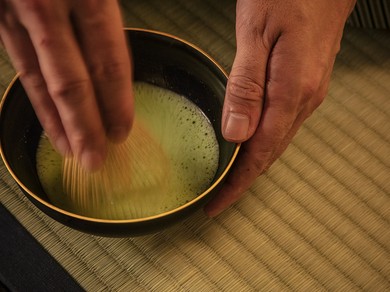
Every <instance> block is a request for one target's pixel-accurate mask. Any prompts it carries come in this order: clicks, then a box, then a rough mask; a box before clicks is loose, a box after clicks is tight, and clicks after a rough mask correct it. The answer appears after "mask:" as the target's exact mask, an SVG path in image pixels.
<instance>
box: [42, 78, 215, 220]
mask: <svg viewBox="0 0 390 292" xmlns="http://www.w3.org/2000/svg"><path fill="white" fill-rule="evenodd" d="M134 93H135V107H136V119H137V120H139V121H141V122H142V123H143V125H144V126H145V127H146V129H147V130H148V132H149V133H150V135H151V136H152V137H153V139H155V141H157V143H159V145H160V146H161V149H162V150H163V152H164V155H165V156H166V157H167V169H169V172H167V173H169V174H168V175H167V177H166V185H167V189H166V190H164V194H157V193H156V192H154V193H153V194H148V193H147V192H146V193H145V195H144V196H143V197H142V199H141V200H140V199H136V198H135V197H134V196H132V194H131V193H130V192H129V194H126V195H124V196H120V199H113V200H112V201H107V203H104V204H101V205H99V206H97V207H96V206H94V208H93V210H80V209H79V208H77V206H76V204H75V202H73V201H72V200H71V198H70V196H67V195H66V194H65V192H64V189H63V185H62V157H61V156H60V155H59V154H58V153H57V152H56V151H55V150H54V149H53V147H52V145H51V144H50V142H49V140H48V139H47V137H46V136H45V135H42V137H41V140H40V143H39V146H38V150H37V171H38V176H39V178H40V181H41V184H42V186H43V189H44V191H45V192H46V194H47V195H48V197H49V199H50V201H51V203H52V204H53V205H55V206H57V207H59V208H61V209H64V210H67V211H70V212H74V213H77V214H80V215H85V216H90V217H95V218H100V219H115V220H120V219H135V218H143V217H148V216H153V215H158V214H161V213H163V212H166V211H169V210H172V209H175V208H177V207H179V206H182V205H183V204H185V203H186V202H188V201H191V200H193V199H194V198H196V197H197V196H198V195H199V194H200V193H202V192H203V191H205V190H206V189H207V188H208V187H209V186H210V183H211V181H212V180H213V178H214V176H215V173H216V170H217V167H218V157H219V148H218V142H217V139H216V136H215V132H214V130H213V127H212V125H211V124H210V121H209V120H208V119H207V117H206V116H205V115H204V113H203V112H202V111H201V110H200V109H199V108H198V107H197V106H196V105H195V104H194V103H192V102H191V101H189V100H188V99H186V98H185V97H183V96H180V95H178V94H176V93H174V92H172V91H170V90H166V89H163V88H160V87H157V86H153V85H150V84H147V83H141V82H136V83H135V84H134ZM157 198H158V199H157ZM126 210H128V211H126Z"/></svg>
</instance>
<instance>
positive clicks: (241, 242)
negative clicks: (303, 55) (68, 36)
mask: <svg viewBox="0 0 390 292" xmlns="http://www.w3.org/2000/svg"><path fill="white" fill-rule="evenodd" d="M223 2H224V4H223V5H221V2H220V1H218V0H213V1H185V0H176V1H160V0H155V1H123V3H122V7H123V13H124V18H125V24H126V25H127V26H133V27H144V28H150V29H156V30H160V31H164V32H168V33H172V34H175V35H177V36H180V37H182V38H184V39H186V40H188V41H190V42H193V43H194V44H196V45H198V46H199V47H201V48H202V49H204V50H205V51H206V52H208V53H209V54H210V55H211V56H212V57H214V58H215V59H216V60H217V62H219V63H220V64H221V65H222V66H223V67H225V68H226V70H229V69H230V66H231V64H232V61H233V58H234V53H235V36H234V17H235V15H234V11H235V1H223ZM0 72H1V74H0V91H1V93H2V92H4V90H5V88H6V87H7V85H8V83H9V82H10V80H11V79H12V77H13V76H14V74H15V72H14V71H13V69H12V67H11V64H10V62H9V59H8V58H7V56H6V54H5V52H4V50H0ZM389 167H390V31H380V30H364V29H356V28H348V27H347V28H346V31H345V34H344V38H343V42H342V49H341V52H340V54H339V56H338V58H337V60H336V65H335V70H334V73H333V75H332V80H331V84H330V89H329V94H328V96H327V98H326V100H325V101H324V103H323V104H322V105H321V106H320V107H319V109H318V110H317V111H316V112H315V113H314V114H313V115H312V116H311V117H310V119H308V120H307V121H306V122H305V124H304V125H303V127H302V128H301V129H300V131H299V132H298V134H297V136H296V137H295V138H294V140H293V143H292V144H291V145H290V146H289V148H288V149H287V151H286V152H285V153H284V154H283V156H282V157H281V158H280V159H279V160H278V161H277V162H276V163H275V164H274V165H273V166H272V167H271V169H270V170H269V171H268V172H267V173H266V174H265V175H263V176H261V177H259V178H258V179H257V181H256V182H255V183H254V184H253V186H252V187H251V189H250V190H249V191H248V192H247V193H246V195H245V197H244V198H243V199H242V200H240V201H239V202H238V203H237V204H235V205H234V206H233V207H231V208H230V209H228V210H227V211H225V212H224V213H222V214H221V215H220V216H219V217H217V218H215V219H208V218H206V216H204V214H203V213H202V212H201V211H200V212H198V213H196V214H195V215H194V216H192V217H191V218H189V219H187V220H185V221H184V222H182V223H180V224H178V225H176V226H174V227H173V228H170V229H168V230H166V231H164V232H161V233H159V234H155V235H150V236H143V237H137V238H121V239H111V238H101V237H97V236H91V235H87V234H83V233H81V232H78V231H75V230H72V229H70V228H67V227H65V226H63V225H61V224H59V223H57V222H55V221H53V220H52V219H50V218H49V217H47V216H46V215H44V214H43V213H42V212H40V211H39V210H38V209H37V208H36V207H35V206H33V205H32V204H31V203H30V202H29V201H28V200H27V199H26V198H25V197H24V196H23V195H22V193H21V192H20V190H19V189H18V187H17V186H16V184H15V182H14V181H13V180H12V178H11V177H10V175H9V174H8V173H7V172H6V170H5V167H4V165H3V163H2V162H1V164H0V202H1V203H2V204H4V205H5V206H6V207H7V209H9V210H10V211H11V212H12V213H13V214H14V215H15V216H16V217H17V219H18V220H19V221H20V222H21V223H22V224H23V225H24V226H25V227H26V228H27V230H28V231H29V232H31V233H32V234H33V236H34V237H35V238H36V239H37V240H38V241H39V242H40V243H41V244H42V246H43V247H44V248H45V249H47V250H48V251H49V252H50V254H51V255H52V256H53V257H54V258H56V259H57V260H58V261H59V262H60V263H61V265H62V266H63V267H65V269H66V270H67V271H69V273H70V274H71V275H72V276H73V277H74V278H75V279H76V280H77V281H78V282H79V283H80V284H81V285H82V286H83V287H84V288H85V289H86V290H89V291H107V290H113V291H254V290H256V291H258V290H264V291H269V290H272V291H288V290H296V291H326V290H328V291H359V290H365V291H390V195H389V194H390V169H389Z"/></svg>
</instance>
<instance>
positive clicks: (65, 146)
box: [55, 136, 71, 156]
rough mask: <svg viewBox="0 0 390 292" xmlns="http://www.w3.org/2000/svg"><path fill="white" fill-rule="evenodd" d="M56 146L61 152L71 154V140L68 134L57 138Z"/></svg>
mask: <svg viewBox="0 0 390 292" xmlns="http://www.w3.org/2000/svg"><path fill="white" fill-rule="evenodd" d="M55 148H56V150H57V152H59V153H60V154H61V155H63V156H64V155H69V153H70V151H71V150H70V145H69V141H68V139H67V138H66V136H61V137H59V138H57V140H56V141H55Z"/></svg>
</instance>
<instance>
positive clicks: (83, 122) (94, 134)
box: [13, 0, 106, 169]
mask: <svg viewBox="0 0 390 292" xmlns="http://www.w3.org/2000/svg"><path fill="white" fill-rule="evenodd" d="M13 3H14V6H15V7H16V9H17V13H18V17H19V19H20V20H21V21H22V23H23V25H24V26H25V27H26V28H27V30H28V33H29V35H30V38H31V40H32V43H33V46H34V48H35V51H36V54H37V57H38V61H39V65H40V68H41V72H42V75H43V77H44V79H45V81H46V84H47V88H48V92H49V94H50V96H51V98H52V100H53V101H54V103H55V105H56V108H57V110H58V113H59V115H60V117H61V121H62V124H63V125H64V129H65V132H66V135H67V137H68V140H69V143H70V145H71V150H72V152H73V154H74V155H76V156H77V157H78V159H80V161H81V163H82V165H83V166H84V167H85V168H87V169H96V168H98V167H100V166H101V165H102V163H103V161H104V158H105V153H106V144H105V135H104V128H103V123H102V120H101V118H100V114H99V110H98V105H97V103H96V98H95V94H94V90H93V86H92V82H91V80H90V77H89V74H88V70H87V68H86V65H85V63H84V60H83V57H82V54H81V51H80V48H79V46H78V44H77V41H76V38H75V35H74V33H73V28H72V25H71V23H70V19H69V14H70V11H69V7H68V6H67V5H68V2H67V1H58V2H54V1H16V0H14V1H13ZM61 4H62V6H61Z"/></svg>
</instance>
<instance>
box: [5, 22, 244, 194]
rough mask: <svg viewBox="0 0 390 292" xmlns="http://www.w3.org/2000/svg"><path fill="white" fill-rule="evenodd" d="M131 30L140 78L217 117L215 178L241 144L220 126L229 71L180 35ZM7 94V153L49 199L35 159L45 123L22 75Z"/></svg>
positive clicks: (31, 188)
mask: <svg viewBox="0 0 390 292" xmlns="http://www.w3.org/2000/svg"><path fill="white" fill-rule="evenodd" d="M127 34H128V37H129V41H130V44H131V49H132V54H133V63H134V78H135V80H137V81H143V82H148V83H150V84H153V85H157V86H160V87H163V88H167V89H170V90H172V91H174V92H176V93H178V94H181V95H183V96H185V97H187V98H189V99H190V100H191V101H193V102H194V103H195V104H196V105H197V106H198V107H199V108H200V109H201V110H202V111H203V112H204V114H205V115H206V116H207V117H208V118H209V120H210V122H211V123H212V125H213V127H214V130H215V133H216V136H217V140H218V143H219V148H220V157H219V166H218V170H217V173H216V175H215V178H214V181H213V183H214V182H215V181H216V180H217V179H218V178H219V177H220V176H221V174H222V173H223V172H224V171H225V169H226V167H227V166H228V165H229V163H230V162H231V160H232V157H233V156H234V153H235V151H236V147H237V145H236V144H234V143H229V142H227V141H225V140H224V139H223V138H222V134H221V130H220V125H221V111H222V105H223V99H224V94H225V86H226V81H227V78H226V75H225V74H224V72H223V71H222V70H221V69H220V68H219V67H218V66H217V65H216V64H215V63H214V62H213V61H212V60H210V59H209V58H208V57H207V56H206V55H204V54H203V53H202V52H200V51H198V50H197V49H196V48H194V47H192V46H191V45H189V44H187V43H184V42H183V41H180V40H178V39H176V38H173V37H171V36H167V35H164V34H159V33H154V32H149V31H140V30H127ZM4 98H5V99H4V100H3V104H2V109H1V113H0V143H1V149H2V154H3V159H4V160H5V161H6V163H7V165H8V167H9V169H10V171H11V173H12V174H13V176H14V178H15V179H16V181H17V182H18V184H19V185H20V186H21V187H22V188H23V189H24V190H25V191H27V192H28V193H29V194H33V195H34V196H37V197H39V198H40V199H42V200H44V201H48V197H47V195H46V194H45V192H44V190H43V188H42V187H41V184H40V181H39V178H38V175H37V171H36V160H35V155H36V149H37V145H38V142H39V138H40V135H41V133H42V127H41V125H40V123H39V121H38V119H37V117H36V115H35V113H34V110H33V108H32V106H31V104H30V101H29V99H28V97H27V95H26V93H25V91H24V89H23V86H22V85H21V83H20V81H19V80H18V79H15V80H14V82H13V83H12V85H11V86H10V88H9V89H8V92H7V94H6V96H5V97H4Z"/></svg>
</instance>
